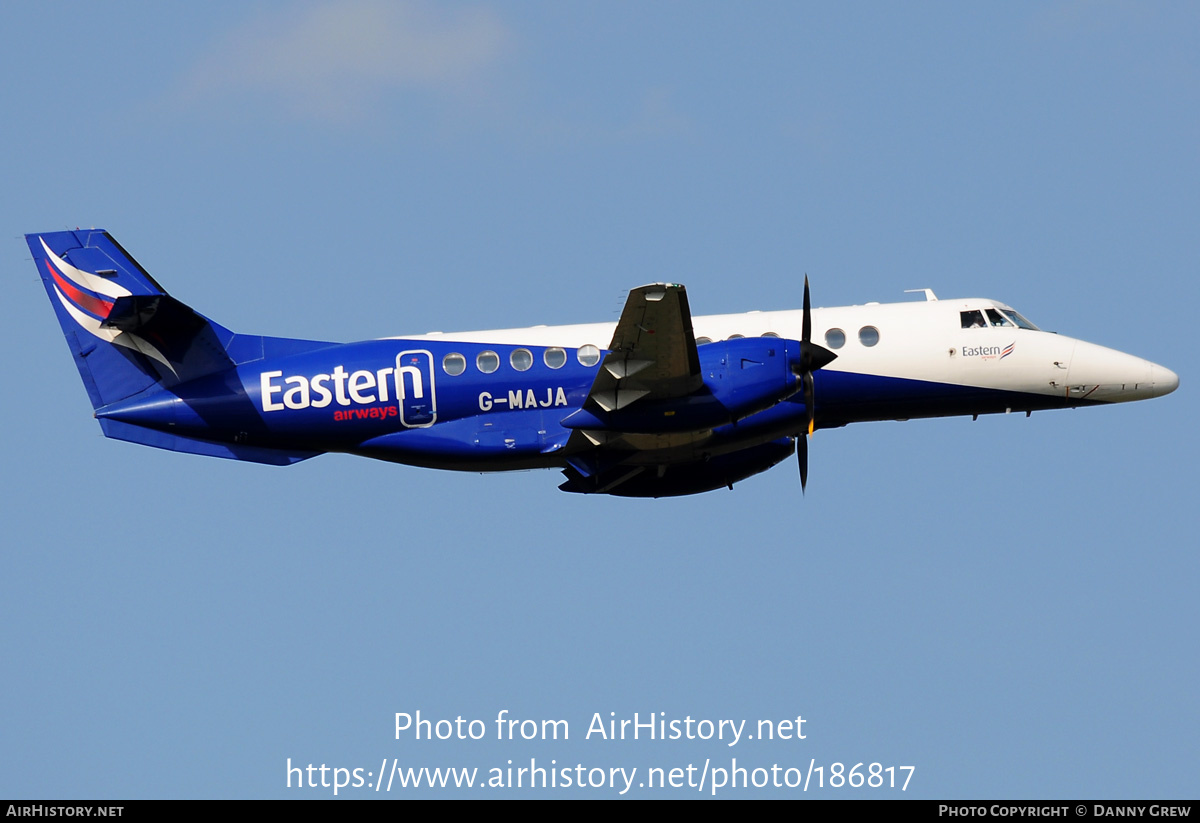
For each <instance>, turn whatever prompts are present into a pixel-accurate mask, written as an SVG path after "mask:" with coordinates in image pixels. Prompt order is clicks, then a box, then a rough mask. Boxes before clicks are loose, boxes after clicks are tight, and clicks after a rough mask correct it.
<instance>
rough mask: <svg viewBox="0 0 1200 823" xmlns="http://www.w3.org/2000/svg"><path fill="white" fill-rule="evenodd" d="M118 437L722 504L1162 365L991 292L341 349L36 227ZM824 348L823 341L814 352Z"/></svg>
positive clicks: (655, 317)
mask: <svg viewBox="0 0 1200 823" xmlns="http://www.w3.org/2000/svg"><path fill="white" fill-rule="evenodd" d="M26 240H27V242H28V243H29V248H30V250H31V251H32V252H33V257H34V260H35V262H36V263H37V267H38V272H39V273H40V275H41V278H42V281H43V283H44V284H45V286H46V291H47V293H48V294H49V295H50V302H51V304H52V305H53V306H54V310H55V312H56V313H57V315H58V320H59V323H61V324H62V328H63V331H64V333H65V335H66V338H67V343H68V345H69V346H70V349H71V353H72V355H73V356H74V358H75V364H76V366H78V368H79V372H80V375H81V376H82V377H83V382H84V386H85V387H86V388H87V391H88V396H89V397H90V398H91V401H92V406H93V408H94V409H95V416H96V417H97V418H98V419H99V421H100V427H101V429H102V430H103V431H104V434H105V435H107V436H108V437H113V438H116V439H118V440H128V441H131V442H134V443H142V444H145V445H148V446H155V447H158V448H162V449H169V450H173V451H181V452H191V453H193V454H206V455H211V456H216V457H226V458H232V459H235V460H249V461H254V462H258V463H270V464H276V465H286V464H290V463H295V462H297V461H300V460H305V459H307V458H309V457H314V456H316V455H318V454H322V453H324V452H345V453H349V454H357V455H362V456H364V457H374V458H378V459H381V460H389V461H393V462H397V463H407V464H411V465H415V466H425V467H429V468H439V469H459V470H465V471H506V470H512V469H530V468H556V469H560V470H561V471H562V472H563V473H564V474H565V475H566V482H564V483H563V484H562V485H561V486H560V487H559V488H561V489H563V490H564V491H570V492H582V493H591V494H612V495H620V496H627V497H667V496H672V495H683V494H693V493H697V492H704V491H709V490H712V489H717V488H720V487H722V486H729V487H730V488H732V486H733V484H734V483H736V482H738V481H739V480H743V479H745V478H747V477H750V476H751V475H754V474H758V473H759V472H762V471H765V470H766V469H769V468H770V467H772V466H774V465H775V464H777V463H779V462H781V461H783V460H785V459H787V458H788V457H790V456H791V455H792V454H793V453H795V454H797V455H798V457H799V463H800V476H801V483H802V485H803V484H804V483H806V482H807V473H808V470H807V463H808V458H807V452H808V448H807V442H808V436H809V435H810V434H812V432H813V431H814V430H815V429H828V428H835V427H838V426H844V425H846V424H847V423H856V422H860V421H868V420H905V419H909V418H914V417H943V416H950V415H968V414H969V415H980V414H994V413H1001V412H1014V411H1023V412H1026V413H1031V412H1033V411H1039V410H1042V409H1062V408H1072V407H1076V406H1088V405H1100V404H1105V403H1119V402H1124V401H1129V400H1141V399H1145V398H1149V397H1158V396H1159V395H1164V394H1168V393H1170V392H1172V391H1174V390H1175V388H1176V386H1178V385H1179V378H1178V377H1177V376H1176V375H1175V373H1174V372H1172V371H1171V370H1170V369H1167V368H1164V367H1162V366H1159V365H1156V364H1154V363H1151V362H1149V361H1146V360H1142V359H1139V358H1137V357H1133V356H1131V355H1128V354H1122V353H1121V352H1118V351H1114V350H1112V349H1106V348H1102V347H1101V346H1097V345H1093V344H1091V343H1085V342H1083V341H1082V340H1074V339H1072V338H1070V337H1065V336H1063V335H1059V334H1054V333H1051V332H1044V331H1041V330H1040V329H1038V328H1037V327H1036V326H1034V325H1033V324H1032V323H1030V322H1029V321H1028V320H1026V319H1025V318H1024V317H1022V316H1021V315H1020V314H1018V313H1017V312H1016V311H1014V310H1013V309H1011V308H1010V307H1008V306H1006V305H1004V304H1003V303H997V302H996V301H994V300H982V299H970V300H938V299H937V298H936V297H935V296H934V294H933V292H932V291H929V290H925V298H926V299H925V300H924V301H923V302H922V301H914V302H908V303H893V304H883V305H881V304H877V303H871V304H867V305H865V306H847V307H841V308H819V309H812V308H811V307H810V305H809V294H808V283H807V281H806V282H805V287H804V307H803V309H802V310H800V311H776V312H749V313H747V314H729V315H718V316H711V317H697V318H693V317H692V316H691V313H690V311H689V309H688V300H687V294H686V291H685V289H684V287H683V286H681V285H677V284H671V283H659V284H654V285H649V286H642V287H641V288H637V289H634V290H633V291H631V292H630V293H629V297H628V300H627V302H626V304H625V309H624V311H623V312H622V314H621V318H620V320H619V321H618V322H617V323H616V325H615V327H614V326H613V324H611V323H599V324H593V325H577V326H539V327H535V328H529V329H504V330H494V331H478V332H466V333H459V334H440V333H439V334H427V335H418V336H415V337H405V338H388V339H383V340H368V341H364V342H361V343H346V344H338V343H326V342H319V341H314V340H294V339H288V338H281V337H263V336H259V335H246V334H238V333H234V332H231V331H230V330H228V329H226V328H224V327H222V326H220V325H218V324H216V323H214V322H212V321H211V320H209V319H207V318H206V317H204V316H202V315H200V314H198V313H197V312H195V311H193V310H192V309H191V308H189V307H188V306H185V305H184V304H183V303H181V302H179V301H178V300H175V299H174V298H172V297H170V296H169V295H168V294H167V293H166V292H165V291H164V290H163V289H162V288H161V287H160V286H159V285H158V283H157V282H156V281H155V280H154V279H153V278H152V277H151V276H150V275H149V273H147V272H146V270H145V269H143V268H142V267H141V266H140V265H138V263H137V262H136V261H135V260H134V259H133V258H132V257H130V256H129V254H127V253H126V252H125V250H124V249H123V248H121V246H120V245H119V244H118V243H117V242H116V240H114V239H113V238H112V236H111V235H109V234H108V232H105V231H101V230H95V229H93V230H76V231H60V232H50V233H46V234H30V235H26ZM818 341H819V342H818Z"/></svg>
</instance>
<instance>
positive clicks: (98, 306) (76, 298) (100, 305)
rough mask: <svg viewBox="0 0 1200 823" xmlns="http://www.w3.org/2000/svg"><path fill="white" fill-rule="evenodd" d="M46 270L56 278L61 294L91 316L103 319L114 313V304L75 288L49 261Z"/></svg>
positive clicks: (55, 281) (55, 282)
mask: <svg viewBox="0 0 1200 823" xmlns="http://www.w3.org/2000/svg"><path fill="white" fill-rule="evenodd" d="M46 268H47V269H48V270H49V271H50V276H51V277H53V278H54V284H55V285H56V286H57V287H58V291H59V293H60V294H63V295H65V296H66V297H68V298H69V299H70V300H71V301H72V302H73V303H75V305H77V306H79V308H81V309H83V310H84V311H86V312H88V313H89V314H92V315H95V316H96V317H99V318H101V319H103V318H106V317H108V315H109V313H110V312H111V311H112V307H113V304H112V303H110V302H108V301H107V300H101V299H100V298H99V297H93V296H92V295H90V294H88V293H87V292H83V291H80V290H79V289H77V288H75V286H74V284H72V283H70V282H68V281H67V280H66V279H65V278H63V277H62V276H60V275H59V273H58V272H56V271H55V270H54V266H52V265H50V261H49V260H47V261H46Z"/></svg>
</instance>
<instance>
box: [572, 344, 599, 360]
mask: <svg viewBox="0 0 1200 823" xmlns="http://www.w3.org/2000/svg"><path fill="white" fill-rule="evenodd" d="M576 356H577V357H578V358H579V365H581V366H594V365H596V364H597V363H599V362H600V349H598V348H596V347H595V346H593V345H592V344H591V343H588V344H587V345H586V346H580V347H579V351H578V352H576Z"/></svg>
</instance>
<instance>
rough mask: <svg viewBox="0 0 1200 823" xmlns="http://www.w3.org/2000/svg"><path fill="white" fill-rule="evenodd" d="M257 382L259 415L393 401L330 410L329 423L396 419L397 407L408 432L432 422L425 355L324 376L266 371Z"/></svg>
mask: <svg viewBox="0 0 1200 823" xmlns="http://www.w3.org/2000/svg"><path fill="white" fill-rule="evenodd" d="M258 379H259V392H260V399H261V403H262V410H263V411H264V412H275V411H283V410H284V409H293V410H300V409H309V408H312V409H323V408H325V407H326V406H329V405H330V404H332V403H336V404H337V405H339V406H344V407H360V406H369V405H372V404H376V403H391V402H394V403H396V405H395V406H386V407H378V406H377V407H375V408H370V409H362V408H348V409H346V410H345V411H335V412H334V418H333V419H334V420H369V419H382V418H387V417H395V416H396V414H397V409H398V410H399V415H400V422H401V423H403V424H404V425H405V426H407V427H410V428H424V427H426V426H432V425H433V424H434V422H436V421H437V394H436V392H435V389H434V383H433V355H431V354H430V353H429V352H427V351H403V352H400V354H398V355H397V356H396V365H395V367H392V366H388V367H386V368H382V369H374V370H368V369H361V370H358V371H346V367H345V366H343V365H342V364H338V365H337V366H335V367H334V368H333V369H332V370H330V372H329V373H328V374H315V375H312V376H311V377H310V376H307V375H304V374H293V375H289V376H287V377H284V376H283V372H282V371H265V372H260V373H259V376H258ZM389 390H390V391H389ZM389 395H390V396H389Z"/></svg>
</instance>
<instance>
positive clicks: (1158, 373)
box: [1150, 363, 1179, 397]
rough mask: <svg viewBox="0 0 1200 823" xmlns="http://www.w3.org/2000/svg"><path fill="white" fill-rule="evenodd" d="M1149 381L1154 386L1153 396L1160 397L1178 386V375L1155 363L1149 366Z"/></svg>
mask: <svg viewBox="0 0 1200 823" xmlns="http://www.w3.org/2000/svg"><path fill="white" fill-rule="evenodd" d="M1150 382H1151V383H1152V384H1153V386H1154V389H1153V391H1154V396H1155V397H1162V396H1163V395H1164V394H1170V393H1171V392H1173V391H1175V390H1176V389H1177V388H1179V375H1177V374H1176V373H1175V372H1173V371H1171V370H1170V369H1168V368H1167V367H1165V366H1160V365H1158V364H1157V363H1155V364H1154V365H1152V366H1151V367H1150Z"/></svg>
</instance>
